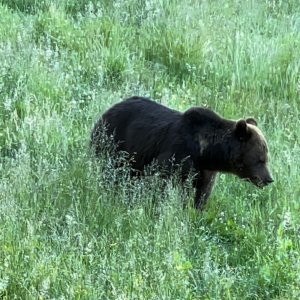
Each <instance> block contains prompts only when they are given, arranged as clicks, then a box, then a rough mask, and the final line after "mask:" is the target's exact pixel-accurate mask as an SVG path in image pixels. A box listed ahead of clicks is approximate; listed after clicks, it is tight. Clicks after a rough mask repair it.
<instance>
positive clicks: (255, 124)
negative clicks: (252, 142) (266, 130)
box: [246, 118, 257, 126]
mask: <svg viewBox="0 0 300 300" xmlns="http://www.w3.org/2000/svg"><path fill="white" fill-rule="evenodd" d="M246 123H248V124H251V125H254V126H257V121H256V120H255V119H254V118H247V119H246Z"/></svg>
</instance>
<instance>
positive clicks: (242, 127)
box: [235, 119, 250, 141]
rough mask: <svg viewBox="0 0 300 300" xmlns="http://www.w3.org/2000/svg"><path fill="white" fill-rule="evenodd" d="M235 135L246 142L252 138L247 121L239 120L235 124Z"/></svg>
mask: <svg viewBox="0 0 300 300" xmlns="http://www.w3.org/2000/svg"><path fill="white" fill-rule="evenodd" d="M235 134H236V136H237V137H238V138H239V139H240V140H241V141H246V140H247V139H248V138H249V137H250V130H249V128H248V126H247V122H246V120H243V119H242V120H239V121H237V122H236V124H235Z"/></svg>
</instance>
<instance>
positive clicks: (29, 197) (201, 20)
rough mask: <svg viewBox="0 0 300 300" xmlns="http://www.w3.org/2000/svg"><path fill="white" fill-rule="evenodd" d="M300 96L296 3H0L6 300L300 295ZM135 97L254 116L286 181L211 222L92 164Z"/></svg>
mask: <svg viewBox="0 0 300 300" xmlns="http://www.w3.org/2000/svg"><path fill="white" fill-rule="evenodd" d="M299 94H300V2H299V1H298V0H287V1H281V0H245V1H240V0H228V1H226V0H218V1H217V0H202V1H197V0H186V1H180V0H122V1H119V0H115V1H113V0H98V1H96V0H91V1H88V0H78V1H76V0H41V1H36V0H0V298H1V299H6V300H11V299H22V300H23V299H29V300H31V299H39V300H42V299H57V300H63V299H87V300H90V299H96V300H98V299H99V300H104V299H118V300H133V299H137V300H143V299H147V300H148V299H149V300H150V299H151V300H152V299H153V300H154V299H155V300H164V299H165V300H176V299H177V300H183V299H188V300H196V299H205V300H208V299H213V300H215V299H237V300H240V299H251V300H252V299H278V300H279V299H289V300H291V299H300V241H299V240H300V213H299V212H300V145H299V142H300V95H299ZM133 95H140V96H148V97H151V98H153V99H155V100H156V101H158V102H160V103H163V104H165V105H167V106H169V107H172V108H174V109H178V110H181V111H184V110H186V109H187V108H189V107H191V106H195V105H199V106H205V107H209V108H211V109H213V110H214V111H216V112H217V113H219V114H221V115H222V116H224V117H226V118H228V119H239V118H243V117H249V116H252V117H255V118H256V120H257V121H258V124H259V127H260V128H261V129H262V131H263V132H264V133H265V136H266V138H267V140H268V143H269V151H270V169H271V171H272V174H273V177H274V180H275V182H274V183H273V184H272V185H270V186H268V187H267V188H265V189H262V190H261V189H257V188H256V187H254V186H253V185H251V184H249V183H246V182H243V181H241V180H239V179H238V178H236V177H235V176H232V175H226V174H221V175H220V176H219V178H218V181H217V184H216V187H215V190H214V192H213V194H212V197H211V198H210V202H209V204H208V206H207V207H206V209H205V211H204V212H202V213H200V212H198V211H195V210H194V209H193V207H192V206H188V207H187V208H183V207H182V203H183V202H184V201H192V199H193V190H192V188H191V185H190V183H189V182H187V183H186V186H185V187H184V188H183V187H182V186H181V185H179V184H178V182H177V180H176V178H175V177H174V178H172V179H170V180H167V181H165V182H162V180H161V178H159V177H158V176H156V175H153V176H147V177H145V178H144V179H142V180H129V176H128V170H127V169H126V168H125V169H123V170H120V169H114V168H112V165H113V162H112V161H111V158H110V157H109V156H108V155H107V153H104V154H103V156H102V157H101V158H100V159H99V160H95V159H94V157H93V155H92V153H91V152H90V150H89V138H90V132H91V129H92V128H93V125H94V123H95V122H96V120H97V119H98V118H99V116H100V115H101V114H102V113H103V112H104V111H105V110H106V109H108V108H109V107H110V106H111V105H113V104H114V103H116V102H118V101H121V100H122V99H124V98H126V97H129V96H133ZM162 185H164V189H163V188H162Z"/></svg>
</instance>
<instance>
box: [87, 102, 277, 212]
mask: <svg viewBox="0 0 300 300" xmlns="http://www.w3.org/2000/svg"><path fill="white" fill-rule="evenodd" d="M256 125H257V124H256V121H255V120H254V119H252V118H250V119H247V120H240V121H237V122H236V121H231V120H226V119H224V118H221V117H220V116H219V115H217V114H216V113H214V112H212V111H210V110H208V109H204V108H200V107H195V108H191V109H189V110H187V111H186V112H185V113H181V112H178V111H176V110H172V109H169V108H167V107H165V106H163V105H161V104H158V103H156V102H154V101H152V100H149V99H147V98H142V97H132V98H129V99H127V100H125V101H123V102H120V103H118V104H116V105H114V106H113V107H112V108H110V109H109V110H108V111H107V112H106V113H104V114H103V116H102V118H101V119H100V120H99V121H98V122H97V123H96V125H95V127H94V129H93V132H92V137H91V144H92V146H93V147H94V149H95V151H96V154H97V155H100V154H101V153H100V152H101V140H100V136H101V132H102V130H103V128H104V126H105V130H106V134H107V135H109V136H113V139H114V141H115V143H116V147H117V150H118V151H126V152H127V153H128V154H129V156H130V157H131V158H132V160H131V165H132V168H133V169H135V170H137V171H140V172H143V170H144V167H145V166H147V165H149V164H151V163H152V162H154V161H156V162H157V163H158V164H159V165H160V166H161V167H162V168H163V170H164V171H167V172H168V173H171V171H172V170H173V169H174V166H180V169H179V170H180V172H181V176H182V179H183V180H185V179H186V178H187V176H188V175H189V173H190V172H191V171H192V172H195V176H194V180H193V185H194V187H195V188H196V196H195V206H196V207H197V208H202V207H203V205H204V204H205V203H206V201H207V199H208V197H209V196H210V194H211V191H212V188H213V184H214V181H215V177H216V175H217V172H228V173H233V174H236V175H238V176H239V177H241V178H243V179H247V180H250V181H251V182H253V183H254V184H255V185H257V186H259V187H262V186H265V185H267V184H268V183H270V182H272V181H273V180H272V178H271V175H270V173H269V170H268V168H267V162H268V157H267V152H268V150H267V144H266V140H265V138H264V137H263V135H262V133H261V132H260V131H259V129H258V128H257V126H256Z"/></svg>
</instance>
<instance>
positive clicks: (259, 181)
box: [250, 175, 274, 188]
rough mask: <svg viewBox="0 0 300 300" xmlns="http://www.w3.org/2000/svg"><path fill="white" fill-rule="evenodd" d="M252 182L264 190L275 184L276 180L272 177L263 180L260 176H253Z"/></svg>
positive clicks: (268, 176)
mask: <svg viewBox="0 0 300 300" xmlns="http://www.w3.org/2000/svg"><path fill="white" fill-rule="evenodd" d="M250 181H251V182H252V183H253V184H254V185H256V186H257V187H259V188H263V187H265V186H267V185H269V184H271V183H272V182H274V179H273V178H272V177H271V176H270V175H267V176H266V177H264V178H261V177H260V176H253V177H251V178H250Z"/></svg>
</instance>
